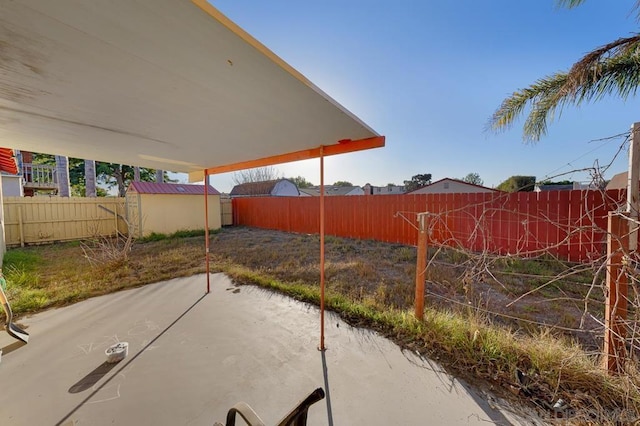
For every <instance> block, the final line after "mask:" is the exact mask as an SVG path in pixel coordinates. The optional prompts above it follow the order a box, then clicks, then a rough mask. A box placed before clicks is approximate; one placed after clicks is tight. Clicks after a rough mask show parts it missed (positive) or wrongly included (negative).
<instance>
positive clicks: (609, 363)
mask: <svg viewBox="0 0 640 426" xmlns="http://www.w3.org/2000/svg"><path fill="white" fill-rule="evenodd" d="M608 231H609V233H608V235H607V289H608V291H607V298H606V304H605V316H604V325H605V328H604V329H605V332H604V333H605V334H604V356H605V360H604V361H605V362H604V364H605V365H604V367H605V368H606V369H607V371H609V372H610V373H619V372H621V371H622V365H623V361H624V357H625V352H626V349H625V337H626V324H625V322H626V320H627V292H628V281H627V275H626V273H625V266H624V252H625V251H626V250H625V248H626V246H627V244H628V235H629V225H628V223H627V220H626V218H625V217H622V216H620V215H619V214H615V213H614V212H609V226H608Z"/></svg>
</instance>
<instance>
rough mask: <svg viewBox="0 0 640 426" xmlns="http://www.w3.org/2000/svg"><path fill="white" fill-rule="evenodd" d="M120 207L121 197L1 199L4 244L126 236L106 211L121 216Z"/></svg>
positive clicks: (121, 224)
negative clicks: (121, 234)
mask: <svg viewBox="0 0 640 426" xmlns="http://www.w3.org/2000/svg"><path fill="white" fill-rule="evenodd" d="M124 204H125V203H124V198H112V197H107V198H60V197H32V198H28V197H4V199H3V205H4V219H5V223H4V225H5V239H6V244H7V245H8V246H16V245H24V244H42V243H51V242H54V241H69V240H79V239H83V238H91V237H95V236H108V235H115V234H116V233H117V232H121V233H123V234H126V233H127V226H126V223H125V222H124V221H123V220H121V219H120V218H118V217H117V216H116V215H115V214H114V213H110V212H109V211H108V210H110V211H111V212H115V213H117V214H119V215H121V216H124ZM99 206H102V207H104V208H100V207H99ZM105 209H107V210H105Z"/></svg>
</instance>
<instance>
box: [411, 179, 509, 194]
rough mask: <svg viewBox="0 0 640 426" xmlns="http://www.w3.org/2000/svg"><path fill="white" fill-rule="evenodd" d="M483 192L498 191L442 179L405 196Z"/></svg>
mask: <svg viewBox="0 0 640 426" xmlns="http://www.w3.org/2000/svg"><path fill="white" fill-rule="evenodd" d="M485 192H500V191H498V190H497V189H492V188H487V187H486V186H481V185H475V184H473V183H468V182H464V181H462V180H458V179H451V178H444V179H440V180H439V181H436V182H433V183H432V184H429V185H427V186H423V187H422V188H420V189H416V190H415V191H411V192H407V194H412V195H413V194H469V193H485Z"/></svg>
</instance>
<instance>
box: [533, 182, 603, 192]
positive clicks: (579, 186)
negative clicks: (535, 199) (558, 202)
mask: <svg viewBox="0 0 640 426" xmlns="http://www.w3.org/2000/svg"><path fill="white" fill-rule="evenodd" d="M585 189H595V188H594V187H593V186H592V185H590V184H584V183H580V182H573V183H568V184H562V185H541V184H536V186H535V188H534V189H533V190H534V191H535V192H546V191H575V190H585Z"/></svg>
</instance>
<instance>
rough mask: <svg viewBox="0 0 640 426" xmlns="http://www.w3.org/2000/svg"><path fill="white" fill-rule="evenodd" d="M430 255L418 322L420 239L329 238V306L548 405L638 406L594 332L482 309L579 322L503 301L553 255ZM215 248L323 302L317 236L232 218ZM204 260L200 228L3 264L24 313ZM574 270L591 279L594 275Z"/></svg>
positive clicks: (240, 265)
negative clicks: (605, 359) (91, 255)
mask: <svg viewBox="0 0 640 426" xmlns="http://www.w3.org/2000/svg"><path fill="white" fill-rule="evenodd" d="M85 247H86V246H85ZM84 253H87V250H86V249H85V250H84ZM432 255H434V259H436V260H437V261H438V262H437V263H434V264H432V265H431V267H430V269H429V272H428V286H427V287H428V288H429V289H430V291H431V292H432V296H430V297H428V301H429V304H428V306H427V309H426V311H425V316H426V318H425V321H424V322H418V321H416V320H415V319H414V317H413V315H412V314H411V313H410V312H411V306H412V303H413V297H414V276H415V249H414V248H412V247H407V246H402V245H394V244H386V243H379V242H375V241H359V240H349V239H342V238H335V237H328V238H327V246H326V277H327V306H328V308H329V309H332V310H334V311H336V312H339V313H340V314H341V315H342V316H343V317H344V318H345V319H346V320H347V321H349V322H350V323H352V324H354V325H364V326H368V327H373V328H375V329H377V330H379V331H381V332H382V333H384V334H385V335H387V336H389V337H390V338H393V339H394V340H395V341H397V342H398V343H399V344H401V345H402V346H404V347H407V348H410V349H412V350H416V351H418V352H420V353H424V354H427V355H430V356H432V357H434V358H437V359H439V360H440V361H441V362H442V363H443V364H445V365H446V366H448V367H449V368H450V369H451V370H452V371H455V372H457V374H460V375H463V376H465V377H466V378H467V379H470V380H479V381H481V382H482V384H483V385H484V386H487V387H489V388H491V389H493V390H494V391H497V392H503V393H505V394H509V395H511V396H512V397H518V398H522V399H523V401H524V400H526V401H528V403H529V404H531V406H533V407H536V408H538V409H540V410H541V411H543V412H545V413H547V414H549V413H551V411H552V410H551V405H552V404H553V403H554V401H557V400H558V399H559V398H562V399H564V400H565V401H567V402H568V403H569V407H570V408H571V409H573V410H576V412H575V413H574V414H573V417H572V418H573V422H574V423H575V424H581V422H591V423H592V424H595V423H598V424H606V423H608V422H609V423H610V424H615V420H616V419H617V418H620V416H621V415H622V414H621V413H637V412H638V409H639V408H640V393H639V392H638V388H637V386H636V385H637V384H638V383H640V379H639V378H638V372H637V370H636V368H635V366H630V367H629V370H628V371H627V372H626V373H627V374H625V375H621V376H618V377H609V376H607V375H606V374H604V373H603V372H602V370H601V369H600V368H599V359H598V356H597V354H593V353H588V352H586V351H585V348H593V347H594V343H593V342H590V341H587V340H588V339H587V340H584V339H583V341H582V343H581V344H578V343H577V341H576V336H571V335H570V336H567V335H560V334H558V333H551V332H550V331H549V330H548V329H544V328H540V327H534V326H531V325H528V326H527V327H526V328H525V327H523V326H522V324H521V323H519V322H518V321H509V320H506V319H505V318H502V317H499V316H492V315H490V314H488V313H487V312H485V310H487V311H500V310H503V311H509V312H510V313H512V314H516V315H518V316H519V315H522V316H523V317H526V318H535V319H546V318H551V319H553V320H554V321H556V322H561V323H562V324H574V323H575V320H576V315H577V316H579V314H580V311H579V310H578V311H577V314H576V315H574V314H572V312H573V311H570V310H568V309H567V306H568V305H567V303H565V302H564V301H563V300H556V299H557V298H555V299H554V300H553V301H552V302H548V301H546V300H545V298H544V297H543V296H541V295H535V296H532V297H530V298H528V299H526V300H523V302H524V303H521V304H517V305H515V306H514V307H512V308H505V304H506V303H508V302H509V301H511V300H513V298H514V296H515V295H516V294H517V293H516V292H517V291H522V289H523V288H524V289H529V288H531V286H535V285H538V284H536V283H537V280H540V279H542V278H536V277H535V275H538V276H546V275H549V274H552V273H557V271H560V270H562V269H563V268H565V265H562V264H557V263H555V262H553V261H547V260H543V261H537V262H533V263H528V262H525V261H518V260H510V261H509V262H508V263H503V264H499V261H495V262H494V266H495V265H497V264H499V265H498V266H499V268H496V269H495V271H499V272H500V273H502V274H503V275H504V276H506V277H511V275H509V273H511V272H513V271H517V272H525V273H526V274H530V275H534V277H532V281H533V282H534V283H533V284H532V283H531V282H527V281H526V280H523V279H522V278H518V277H513V278H506V279H504V280H503V281H504V282H501V283H500V284H497V283H495V282H493V283H492V282H491V280H489V279H487V278H486V277H483V276H482V274H479V273H477V271H476V270H475V269H474V268H473V267H472V266H470V263H469V262H470V261H471V259H470V258H469V257H468V256H466V255H464V254H459V253H458V254H457V253H455V252H452V251H440V252H438V253H437V254H436V253H432ZM211 259H212V265H211V266H212V269H213V270H214V271H224V272H225V273H227V274H229V275H230V276H231V277H232V278H233V279H234V280H235V281H236V282H238V283H250V284H256V285H261V286H264V287H267V288H271V289H274V290H277V291H280V292H283V293H286V294H289V295H291V296H292V297H295V298H297V299H300V300H303V301H307V302H310V303H318V300H319V290H318V284H319V282H318V281H319V275H320V273H319V269H318V263H319V238H318V237H317V236H314V235H300V234H287V233H283V232H278V231H267V230H257V229H250V228H228V229H225V230H223V231H222V232H219V233H217V234H215V235H213V236H212V238H211ZM204 270H205V265H204V240H203V238H202V237H197V236H196V237H189V236H187V237H183V238H177V237H173V238H166V237H164V236H156V237H154V238H152V239H150V240H149V241H148V242H144V243H137V244H135V245H134V246H133V248H132V250H131V252H130V253H129V255H128V257H127V258H126V259H124V260H117V261H99V262H96V259H92V262H89V259H87V258H85V257H84V256H83V246H82V245H81V244H78V243H76V244H60V245H51V246H39V247H31V248H26V249H14V250H10V251H9V252H8V253H7V255H6V256H5V270H4V272H5V275H6V276H7V280H8V285H9V297H10V299H11V301H12V306H13V307H14V310H15V312H16V313H17V314H25V313H30V312H36V311H39V310H42V309H46V308H49V307H55V306H62V305H65V304H68V303H73V302H76V301H79V300H82V299H85V298H88V297H92V296H95V295H100V294H105V293H109V292H112V291H116V290H119V289H124V288H130V287H135V286H140V285H144V284H147V283H151V282H157V281H161V280H166V279H170V278H176V277H182V276H188V275H192V274H196V273H202V272H204ZM470 271H471V272H470ZM591 278H592V277H591ZM572 279H573V281H572V282H576V281H578V282H580V280H582V281H585V282H587V281H588V280H589V277H587V276H586V275H579V276H578V277H573V278H572ZM505 283H506V284H508V285H505ZM556 287H557V288H558V290H557V291H559V292H560V294H568V293H569V292H573V293H575V294H574V296H575V297H574V298H579V297H582V295H581V293H580V291H584V290H581V289H582V287H580V286H570V285H567V283H566V282H563V281H560V282H558V283H557V284H556ZM583 287H584V286H583ZM554 291H556V290H554ZM562 292H564V293H562ZM573 293H572V294H573ZM554 294H555V293H553V292H552V293H551V296H552V297H554V296H553V295H554ZM436 296H439V297H440V298H438V297H436ZM543 302H544V303H543ZM569 303H570V304H569V306H572V304H573V303H575V302H569ZM559 313H562V314H563V315H559ZM588 337H589V338H591V339H592V335H590V334H589V335H588ZM596 346H597V345H596ZM518 371H520V373H521V377H526V382H525V383H523V382H522V381H520V380H518V379H517V377H518V375H517V372H518ZM638 417H639V418H640V416H638Z"/></svg>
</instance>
